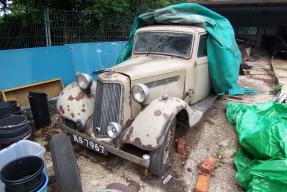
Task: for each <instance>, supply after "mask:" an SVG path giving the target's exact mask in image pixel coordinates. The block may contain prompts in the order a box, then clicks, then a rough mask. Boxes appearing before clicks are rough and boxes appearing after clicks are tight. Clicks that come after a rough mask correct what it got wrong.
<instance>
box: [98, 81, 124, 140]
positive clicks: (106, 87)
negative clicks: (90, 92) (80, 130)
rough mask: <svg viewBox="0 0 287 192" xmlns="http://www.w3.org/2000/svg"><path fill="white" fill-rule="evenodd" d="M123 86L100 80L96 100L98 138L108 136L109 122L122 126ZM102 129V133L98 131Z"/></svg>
mask: <svg viewBox="0 0 287 192" xmlns="http://www.w3.org/2000/svg"><path fill="white" fill-rule="evenodd" d="M122 97H123V96H122V85H121V84H120V83H115V82H112V83H111V82H108V83H106V82H102V81H100V80H98V82H97V88H96V98H95V102H96V103H95V111H94V122H93V124H94V126H93V127H94V130H95V132H96V134H97V135H98V136H101V137H105V136H107V132H106V128H107V126H108V123H109V122H117V123H120V124H121V108H122ZM98 128H100V131H97V129H98Z"/></svg>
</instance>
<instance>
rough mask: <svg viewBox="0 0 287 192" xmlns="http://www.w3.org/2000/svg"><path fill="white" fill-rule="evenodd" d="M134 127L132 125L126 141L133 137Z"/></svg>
mask: <svg viewBox="0 0 287 192" xmlns="http://www.w3.org/2000/svg"><path fill="white" fill-rule="evenodd" d="M133 130H134V128H133V127H130V130H129V132H128V133H127V134H126V136H125V141H129V140H130V139H131V134H132V133H133Z"/></svg>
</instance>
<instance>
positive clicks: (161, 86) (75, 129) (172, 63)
mask: <svg viewBox="0 0 287 192" xmlns="http://www.w3.org/2000/svg"><path fill="white" fill-rule="evenodd" d="M207 37H208V35H207V33H206V31H205V30H204V29H203V28H201V27H197V26H184V25H159V26H148V27H143V28H141V29H138V30H137V31H136V33H135V36H134V43H133V50H132V54H131V57H130V59H128V60H126V61H124V62H122V63H120V64H118V65H115V66H113V67H112V68H109V69H105V70H102V71H100V74H99V75H98V79H97V80H96V81H95V80H93V79H92V78H91V76H90V74H86V73H80V72H78V73H77V74H76V79H77V81H76V82H73V83H71V84H70V85H68V86H67V87H65V88H64V90H63V91H62V92H61V93H60V95H59V97H58V101H57V109H58V111H59V114H60V116H61V117H62V121H61V123H60V125H61V127H62V128H63V130H64V131H65V132H67V133H68V134H69V135H71V138H72V140H73V141H74V142H76V143H79V144H81V145H84V146H85V147H88V148H90V149H92V150H94V151H96V152H99V153H106V154H107V153H108V152H109V153H114V154H116V155H118V156H121V157H123V158H125V159H128V160H130V161H132V162H135V163H137V164H140V165H143V166H145V167H146V168H148V169H149V170H150V172H151V173H153V174H154V175H158V176H159V175H161V174H162V173H163V172H164V171H165V170H166V169H167V168H168V165H169V164H170V162H171V157H172V154H173V149H174V147H173V144H174V140H175V138H176V137H177V135H176V133H177V132H178V130H179V129H184V128H187V127H192V126H193V125H195V124H196V123H198V122H199V120H200V119H201V117H202V116H203V114H204V112H205V111H206V109H207V108H208V107H210V105H209V104H210V97H208V96H209V94H210V90H211V88H210V82H209V73H208V60H207V50H206V49H207ZM212 98H213V97H212ZM211 100H212V101H214V99H211ZM205 101H206V103H208V104H207V105H202V103H204V102H205ZM202 106H206V107H205V108H206V109H205V108H204V107H202ZM131 145H132V146H133V147H135V148H136V149H138V150H139V151H141V153H142V155H141V156H138V155H135V154H133V153H130V152H129V151H127V150H125V148H126V147H127V146H131Z"/></svg>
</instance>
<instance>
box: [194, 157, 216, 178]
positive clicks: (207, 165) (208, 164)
mask: <svg viewBox="0 0 287 192" xmlns="http://www.w3.org/2000/svg"><path fill="white" fill-rule="evenodd" d="M217 161H218V160H217V159H216V158H213V157H208V159H207V160H205V161H204V162H203V163H201V165H200V166H199V170H200V171H201V172H203V173H205V174H211V173H212V171H213V170H214V168H215V165H216V163H217Z"/></svg>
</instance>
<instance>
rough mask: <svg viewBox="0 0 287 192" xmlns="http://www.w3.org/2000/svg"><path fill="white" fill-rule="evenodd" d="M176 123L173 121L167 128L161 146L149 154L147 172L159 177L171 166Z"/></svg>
mask: <svg viewBox="0 0 287 192" xmlns="http://www.w3.org/2000/svg"><path fill="white" fill-rule="evenodd" d="M175 127H176V121H175V120H173V121H172V123H171V124H170V126H169V128H168V132H167V135H166V136H165V139H164V142H163V144H162V145H161V146H160V147H159V148H157V149H156V150H154V151H151V152H150V166H149V172H150V173H152V174H153V175H155V176H158V177H160V176H161V175H162V174H163V173H164V172H165V171H166V170H167V169H168V168H169V167H170V165H171V162H172V156H173V153H174V136H175Z"/></svg>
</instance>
